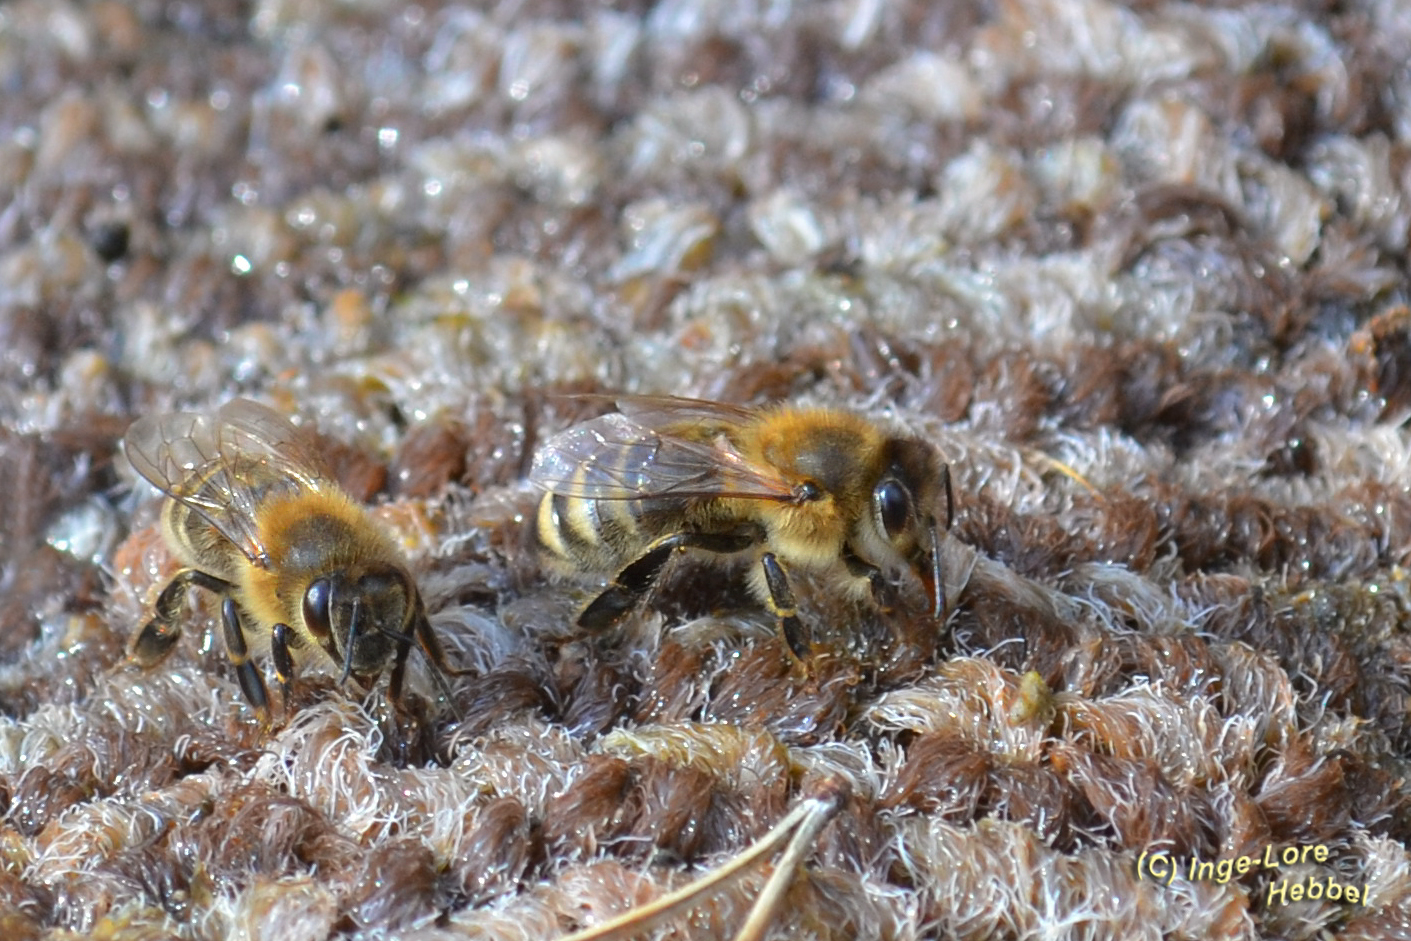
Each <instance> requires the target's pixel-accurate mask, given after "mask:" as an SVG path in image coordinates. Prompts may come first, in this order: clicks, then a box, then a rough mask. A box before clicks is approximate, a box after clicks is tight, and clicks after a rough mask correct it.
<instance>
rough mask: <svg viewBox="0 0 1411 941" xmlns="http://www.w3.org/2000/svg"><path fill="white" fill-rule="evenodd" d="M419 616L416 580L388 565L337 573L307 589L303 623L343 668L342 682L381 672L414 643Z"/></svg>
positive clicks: (354, 567)
mask: <svg viewBox="0 0 1411 941" xmlns="http://www.w3.org/2000/svg"><path fill="white" fill-rule="evenodd" d="M420 611H421V597H420V595H419V594H418V593H417V590H416V586H415V585H414V584H413V583H412V580H411V576H410V575H408V574H407V573H406V572H405V571H403V570H402V569H401V568H399V567H397V566H395V565H389V564H386V563H372V564H365V565H356V566H349V567H347V568H343V569H338V570H336V571H333V572H329V573H327V574H325V575H322V576H320V577H319V578H316V579H314V580H313V581H312V582H310V583H309V587H308V588H306V589H305V590H304V604H303V614H304V624H305V626H306V627H307V628H308V630H309V633H310V634H311V635H313V637H314V638H315V639H316V640H317V641H318V642H319V645H320V646H322V647H323V649H324V650H326V651H327V652H328V654H329V656H331V657H332V658H333V659H334V661H335V662H337V663H339V664H341V665H342V667H343V676H342V680H346V679H347V678H348V676H349V674H353V675H356V676H358V677H366V676H369V675H375V674H377V673H378V672H380V671H381V670H382V668H383V667H385V666H386V665H387V664H388V663H389V662H390V661H391V660H392V658H393V655H394V653H395V652H396V650H397V648H398V647H399V646H400V645H405V644H409V643H410V642H411V634H412V630H413V626H414V623H415V618H416V617H417V616H418V614H419V613H420ZM340 681H341V680H340Z"/></svg>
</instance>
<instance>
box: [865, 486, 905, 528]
mask: <svg viewBox="0 0 1411 941" xmlns="http://www.w3.org/2000/svg"><path fill="white" fill-rule="evenodd" d="M872 498H873V499H874V500H875V501H876V502H877V517H878V519H880V520H881V521H882V528H883V529H885V530H886V531H887V535H888V536H896V535H898V534H899V533H901V532H903V531H904V530H905V529H906V524H907V522H908V521H909V520H910V519H911V494H910V493H907V490H906V488H905V487H903V486H902V485H901V484H900V483H899V482H897V481H895V480H892V479H887V480H884V481H882V482H881V483H880V484H878V485H877V489H876V490H874V491H873V492H872Z"/></svg>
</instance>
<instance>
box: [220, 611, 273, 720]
mask: <svg viewBox="0 0 1411 941" xmlns="http://www.w3.org/2000/svg"><path fill="white" fill-rule="evenodd" d="M220 612H221V619H220V621H221V626H222V627H223V628H224V629H225V652H226V656H228V657H230V662H231V663H233V664H235V678H236V679H238V680H239V681H240V691H241V692H242V693H244V694H245V699H246V700H247V701H249V703H250V705H252V706H254V707H255V712H256V713H257V714H258V715H259V717H260V721H261V722H268V721H269V693H268V692H266V690H265V681H264V679H263V678H262V677H261V676H260V671H259V669H258V668H257V667H256V666H255V664H254V662H253V661H252V660H251V659H250V651H249V649H248V648H247V647H246V646H245V629H244V627H242V626H241V624H240V609H239V608H238V607H237V606H236V604H235V599H233V598H231V597H230V596H229V595H227V596H226V599H225V602H224V603H223V604H221V608H220ZM286 653H287V651H286Z"/></svg>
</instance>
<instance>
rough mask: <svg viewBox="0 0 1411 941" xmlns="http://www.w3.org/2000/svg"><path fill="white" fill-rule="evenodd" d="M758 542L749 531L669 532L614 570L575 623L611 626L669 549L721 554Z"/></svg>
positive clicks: (632, 602)
mask: <svg viewBox="0 0 1411 941" xmlns="http://www.w3.org/2000/svg"><path fill="white" fill-rule="evenodd" d="M756 542H758V537H757V536H755V535H754V534H752V533H693V532H686V533H672V534H671V535H670V536H663V537H662V538H660V539H658V540H657V541H656V542H654V543H652V544H651V545H650V546H648V547H647V551H646V552H644V553H642V554H641V555H640V556H638V557H637V558H636V560H634V561H633V562H632V563H630V564H629V565H628V566H627V567H626V568H624V569H623V570H622V571H620V572H618V573H617V577H615V578H614V579H613V580H612V584H611V585H609V586H608V587H607V588H606V589H604V590H603V592H602V594H600V595H598V597H596V598H594V599H593V600H592V601H591V602H589V604H588V607H586V608H584V609H583V613H582V614H580V615H578V626H579V627H585V628H587V629H588V630H602V629H604V628H607V627H611V626H612V625H613V624H615V623H616V622H617V620H618V619H619V618H621V617H622V616H623V615H624V614H626V613H627V612H628V611H630V610H632V608H633V607H634V606H635V605H636V604H637V602H638V601H639V600H640V599H641V597H642V596H643V595H645V594H646V593H647V591H648V590H649V589H650V588H651V587H652V585H653V584H655V583H656V580H657V576H658V575H660V574H661V570H662V568H663V567H664V566H665V565H666V562H667V560H668V559H670V558H671V556H672V553H674V552H677V551H679V550H682V549H700V550H702V551H705V552H714V553H718V554H720V555H732V554H734V553H736V552H743V551H744V550H746V549H748V548H749V547H750V546H752V545H754V544H755V543H756Z"/></svg>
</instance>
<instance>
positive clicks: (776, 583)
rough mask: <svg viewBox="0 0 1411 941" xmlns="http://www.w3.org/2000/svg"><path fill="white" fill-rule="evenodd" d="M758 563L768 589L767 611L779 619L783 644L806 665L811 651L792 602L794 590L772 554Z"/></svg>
mask: <svg viewBox="0 0 1411 941" xmlns="http://www.w3.org/2000/svg"><path fill="white" fill-rule="evenodd" d="M759 562H760V564H761V565H762V566H764V583H765V585H767V586H768V587H769V599H768V601H769V610H770V612H771V613H772V614H773V615H774V616H775V617H776V618H778V619H779V632H780V633H782V634H783V635H784V641H785V643H787V644H788V645H789V649H790V650H792V651H793V653H794V656H795V657H797V658H798V659H799V662H801V663H807V662H808V658H809V655H810V653H812V651H811V650H810V648H809V646H808V637H806V636H805V635H804V629H803V622H802V621H800V620H799V612H798V602H797V601H795V600H794V589H793V588H791V587H790V586H789V576H787V575H785V574H784V567H783V566H782V565H780V564H779V560H778V559H776V558H775V557H774V553H772V552H766V553H765V554H764V555H762V556H760V557H759Z"/></svg>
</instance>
